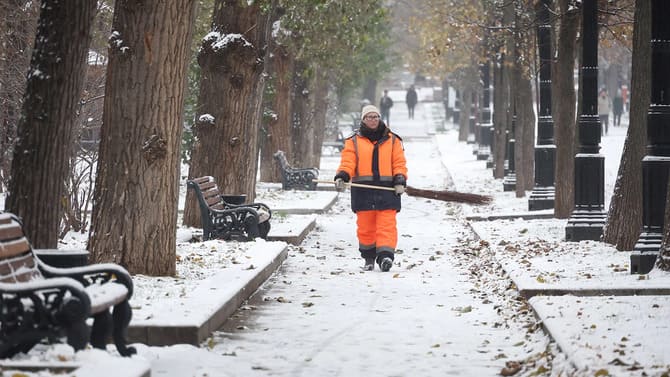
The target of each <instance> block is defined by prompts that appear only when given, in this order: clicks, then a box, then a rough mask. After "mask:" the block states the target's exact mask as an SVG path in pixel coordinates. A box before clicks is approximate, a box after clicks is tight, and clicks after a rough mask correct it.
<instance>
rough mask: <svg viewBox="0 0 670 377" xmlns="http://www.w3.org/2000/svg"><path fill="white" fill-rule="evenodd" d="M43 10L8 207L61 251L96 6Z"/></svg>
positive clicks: (40, 243) (33, 236)
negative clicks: (60, 233) (65, 201)
mask: <svg viewBox="0 0 670 377" xmlns="http://www.w3.org/2000/svg"><path fill="white" fill-rule="evenodd" d="M48 5H49V6H46V4H45V6H42V8H41V12H40V17H39V21H38V26H37V35H36V38H35V46H34V48H33V55H32V59H31V64H30V71H29V72H28V81H27V87H26V91H25V95H24V100H23V107H22V110H21V119H20V120H19V124H18V128H17V133H18V141H17V144H16V148H15V150H14V158H13V160H12V177H11V179H10V182H9V196H8V197H7V202H6V203H5V208H6V209H7V210H8V211H11V212H13V213H15V214H17V215H18V216H20V217H21V218H22V219H23V226H24V229H25V231H26V234H27V235H28V237H29V238H30V241H31V242H32V244H33V246H34V247H36V248H56V247H57V246H58V229H59V225H60V219H61V214H62V211H63V206H62V202H61V201H62V200H63V195H64V193H65V180H66V179H67V176H68V173H69V158H70V155H71V152H72V140H73V130H74V124H75V120H76V111H75V110H76V108H77V106H78V103H79V96H80V94H81V88H82V86H83V84H84V77H85V76H86V57H87V53H88V46H89V43H90V41H91V25H92V21H93V18H94V16H95V2H84V3H82V4H79V3H75V2H67V1H64V2H49V4H48Z"/></svg>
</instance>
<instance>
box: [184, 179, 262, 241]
mask: <svg viewBox="0 0 670 377" xmlns="http://www.w3.org/2000/svg"><path fill="white" fill-rule="evenodd" d="M186 185H187V187H188V188H190V189H193V190H194V191H195V194H196V197H197V198H198V205H199V207H200V220H201V221H202V239H203V241H207V240H211V239H217V238H219V239H223V240H239V241H250V240H253V239H254V238H256V237H261V238H263V239H266V238H267V235H268V233H269V232H270V218H271V217H272V211H271V210H270V207H268V206H267V205H265V204H263V203H248V204H245V203H243V202H244V199H245V198H246V196H244V195H222V194H221V192H220V191H219V187H218V186H217V184H216V181H215V180H214V177H212V176H204V177H199V178H194V179H191V180H188V181H187V182H186Z"/></svg>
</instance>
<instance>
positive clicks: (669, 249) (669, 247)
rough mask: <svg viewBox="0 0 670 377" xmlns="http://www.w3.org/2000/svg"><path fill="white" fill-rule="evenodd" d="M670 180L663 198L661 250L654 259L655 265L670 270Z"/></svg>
mask: <svg viewBox="0 0 670 377" xmlns="http://www.w3.org/2000/svg"><path fill="white" fill-rule="evenodd" d="M669 195H670V182H668V189H667V190H666V194H665V198H666V203H665V216H664V221H663V224H665V229H664V230H663V242H661V250H660V253H659V255H658V258H657V259H656V267H658V268H659V269H661V270H663V271H670V226H669V225H668V224H670V205H668V204H669V203H670V196H669Z"/></svg>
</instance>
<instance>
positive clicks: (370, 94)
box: [356, 79, 378, 111]
mask: <svg viewBox="0 0 670 377" xmlns="http://www.w3.org/2000/svg"><path fill="white" fill-rule="evenodd" d="M363 99H367V100H368V101H370V103H371V104H373V105H376V104H377V102H378V101H377V80H375V79H368V80H367V81H366V82H365V87H364V88H363ZM360 110H361V109H356V111H360Z"/></svg>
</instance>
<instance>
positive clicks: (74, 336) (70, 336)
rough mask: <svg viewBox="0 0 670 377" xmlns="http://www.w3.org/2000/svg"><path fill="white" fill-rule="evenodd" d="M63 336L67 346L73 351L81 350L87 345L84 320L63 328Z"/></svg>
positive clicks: (87, 330)
mask: <svg viewBox="0 0 670 377" xmlns="http://www.w3.org/2000/svg"><path fill="white" fill-rule="evenodd" d="M65 336H66V337H67V344H69V345H70V346H71V347H72V348H74V350H75V351H79V350H83V349H84V348H86V344H88V338H89V328H88V325H86V321H85V320H81V321H75V322H72V323H70V324H68V325H67V327H66V328H65Z"/></svg>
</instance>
